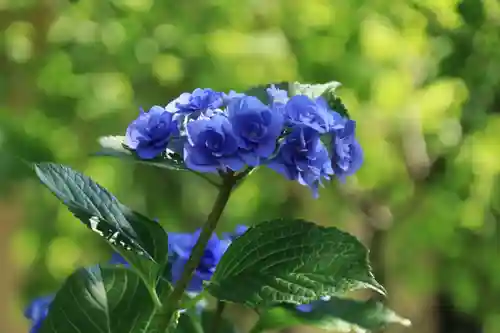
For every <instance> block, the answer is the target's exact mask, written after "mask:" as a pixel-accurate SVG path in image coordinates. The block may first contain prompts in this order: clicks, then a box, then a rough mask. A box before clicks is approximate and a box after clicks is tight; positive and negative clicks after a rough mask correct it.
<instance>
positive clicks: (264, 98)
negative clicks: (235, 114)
mask: <svg viewBox="0 0 500 333" xmlns="http://www.w3.org/2000/svg"><path fill="white" fill-rule="evenodd" d="M272 84H274V86H275V87H276V88H278V89H282V90H286V91H288V86H289V84H288V82H279V83H270V84H263V85H260V86H256V87H252V88H250V89H248V90H247V91H245V94H246V95H249V96H255V97H257V98H258V99H260V101H261V102H262V103H264V104H269V102H270V101H269V96H268V94H267V90H266V89H267V88H269V87H270V86H271V85H272Z"/></svg>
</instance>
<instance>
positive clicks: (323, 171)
mask: <svg viewBox="0 0 500 333" xmlns="http://www.w3.org/2000/svg"><path fill="white" fill-rule="evenodd" d="M268 166H269V167H270V168H271V169H273V170H275V171H277V172H278V173H281V174H282V175H284V176H285V177H287V178H288V179H290V180H297V181H298V182H299V183H300V184H302V185H307V186H309V187H310V188H311V190H312V191H313V195H314V197H318V188H319V185H320V184H321V180H322V179H323V178H324V179H327V180H328V179H330V177H329V175H332V174H333V173H334V171H333V169H332V164H331V161H330V157H329V156H328V150H327V149H326V147H325V146H324V145H323V143H322V142H321V140H320V135H319V133H318V132H317V131H315V130H314V129H312V128H310V127H295V128H294V129H293V130H292V132H291V133H290V134H289V135H287V136H286V137H285V139H284V140H283V142H282V143H281V145H280V148H279V151H278V155H277V156H276V157H275V158H273V159H272V160H271V161H270V162H269V164H268Z"/></svg>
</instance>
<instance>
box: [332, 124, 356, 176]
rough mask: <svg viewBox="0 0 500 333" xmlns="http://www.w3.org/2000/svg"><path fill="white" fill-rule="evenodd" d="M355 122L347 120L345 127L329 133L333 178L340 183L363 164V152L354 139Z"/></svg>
mask: <svg viewBox="0 0 500 333" xmlns="http://www.w3.org/2000/svg"><path fill="white" fill-rule="evenodd" d="M355 132H356V122H355V121H353V120H347V122H346V123H345V126H343V127H342V128H340V129H334V130H332V131H331V135H332V141H331V156H332V167H333V171H334V173H335V176H336V177H337V178H339V179H340V180H341V181H344V180H345V177H346V176H351V175H353V174H354V173H355V172H356V171H358V169H359V168H360V167H361V165H362V164H363V150H362V148H361V146H360V145H359V143H358V141H356V138H355Z"/></svg>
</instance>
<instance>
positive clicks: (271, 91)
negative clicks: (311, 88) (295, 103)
mask: <svg viewBox="0 0 500 333" xmlns="http://www.w3.org/2000/svg"><path fill="white" fill-rule="evenodd" d="M266 92H267V96H268V97H269V100H270V101H271V104H273V105H276V104H279V105H285V104H286V103H287V102H288V100H289V98H288V91H286V90H283V89H279V88H276V86H275V85H274V84H271V86H270V87H269V88H267V89H266Z"/></svg>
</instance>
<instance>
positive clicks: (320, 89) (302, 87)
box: [290, 81, 341, 98]
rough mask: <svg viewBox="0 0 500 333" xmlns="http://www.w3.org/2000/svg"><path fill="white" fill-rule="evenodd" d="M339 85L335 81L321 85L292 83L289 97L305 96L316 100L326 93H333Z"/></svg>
mask: <svg viewBox="0 0 500 333" xmlns="http://www.w3.org/2000/svg"><path fill="white" fill-rule="evenodd" d="M340 85H341V84H340V82H337V81H331V82H327V83H321V84H309V83H299V82H294V83H292V84H290V96H295V95H306V96H308V97H310V98H317V97H319V96H321V95H323V94H324V93H325V92H327V91H328V92H330V93H334V92H335V90H336V89H337V88H338V87H340Z"/></svg>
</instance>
